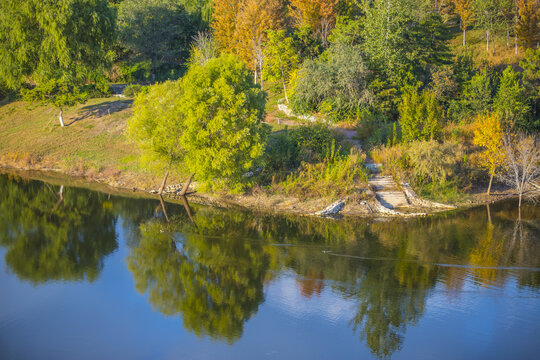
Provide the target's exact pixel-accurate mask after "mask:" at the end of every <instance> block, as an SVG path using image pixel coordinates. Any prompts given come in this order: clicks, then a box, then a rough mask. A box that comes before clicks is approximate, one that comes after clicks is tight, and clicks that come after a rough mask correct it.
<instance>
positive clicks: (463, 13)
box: [452, 0, 473, 46]
mask: <svg viewBox="0 0 540 360" xmlns="http://www.w3.org/2000/svg"><path fill="white" fill-rule="evenodd" d="M452 2H453V3H454V6H455V7H456V12H457V14H458V15H459V18H460V19H461V28H462V29H463V46H465V33H466V31H467V26H469V25H470V22H471V21H472V18H473V0H452Z"/></svg>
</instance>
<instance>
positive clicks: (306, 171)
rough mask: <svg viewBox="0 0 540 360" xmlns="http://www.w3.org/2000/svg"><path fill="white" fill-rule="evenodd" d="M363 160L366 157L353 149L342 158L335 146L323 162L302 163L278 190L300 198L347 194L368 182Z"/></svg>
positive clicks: (278, 186)
mask: <svg viewBox="0 0 540 360" xmlns="http://www.w3.org/2000/svg"><path fill="white" fill-rule="evenodd" d="M364 161H365V154H363V153H361V152H358V151H357V150H355V149H352V150H351V153H350V154H349V155H339V151H336V148H335V145H332V147H331V149H329V152H328V154H327V156H326V157H325V158H324V160H323V161H322V162H319V163H316V164H309V163H302V165H301V166H300V169H299V171H298V172H297V173H293V174H290V175H289V176H287V178H286V179H285V181H284V182H282V183H280V184H278V185H277V189H276V190H279V191H281V190H283V191H284V192H286V193H288V194H294V195H299V196H301V197H327V196H330V197H334V196H341V195H347V194H349V193H351V192H352V191H354V190H355V189H357V188H358V187H359V185H360V184H363V183H365V182H366V181H367V174H366V171H365V167H364Z"/></svg>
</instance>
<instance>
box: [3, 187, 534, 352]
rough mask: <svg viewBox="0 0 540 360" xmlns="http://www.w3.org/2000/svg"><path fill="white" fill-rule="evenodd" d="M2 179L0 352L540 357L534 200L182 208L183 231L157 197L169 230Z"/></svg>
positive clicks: (140, 204) (117, 204)
mask: <svg viewBox="0 0 540 360" xmlns="http://www.w3.org/2000/svg"><path fill="white" fill-rule="evenodd" d="M0 179H1V180H2V181H1V182H0V185H1V187H2V188H3V189H4V191H3V195H1V196H0V263H1V264H0V358H1V359H6V360H7V359H14V360H15V359H293V358H294V359H376V358H392V359H537V358H538V353H539V350H540V342H539V341H538V331H539V330H540V325H539V324H540V281H539V279H540V230H539V229H540V221H539V216H538V215H539V214H540V210H539V209H538V207H535V206H532V205H526V207H525V208H524V210H522V218H521V220H519V219H516V218H515V217H516V216H517V209H515V204H514V203H513V202H507V203H503V204H498V205H496V206H491V208H490V213H489V217H488V215H487V209H486V207H479V208H476V209H471V210H468V211H462V212H455V213H452V214H446V215H443V216H438V217H432V218H428V219H413V220H407V221H403V220H393V221H384V222H380V221H375V220H340V221H335V220H320V219H310V218H296V217H279V216H256V215H252V214H249V213H242V212H233V211H231V210H226V209H211V208H205V207H197V206H195V205H192V208H191V210H192V212H193V221H191V220H189V219H188V217H187V215H186V214H187V213H186V211H185V209H184V207H183V206H182V205H181V204H172V203H168V204H167V205H166V211H167V213H168V215H169V216H168V217H169V218H170V223H167V222H166V220H165V219H164V216H163V210H162V209H161V208H160V206H159V201H157V200H135V199H125V198H120V197H109V196H108V195H106V194H100V193H95V192H91V191H88V190H83V189H75V188H65V189H64V190H63V195H62V196H63V203H62V204H60V205H59V206H58V207H57V208H54V206H55V204H56V203H57V201H58V194H57V192H58V191H59V186H58V185H48V186H49V188H52V189H53V190H54V191H50V190H48V189H47V185H45V184H43V183H40V182H37V181H25V180H21V179H7V178H6V177H0ZM0 190H1V189H0ZM25 194H27V195H28V196H27V197H26V198H25V197H24V196H25ZM10 196H16V198H17V199H18V200H20V203H19V205H20V208H19V207H18V206H19V205H15V204H16V203H17V202H14V201H13V199H14V198H12V197H10ZM55 196H56V198H55ZM37 199H39V201H38V200H37ZM74 199H78V200H74ZM81 199H93V200H92V201H91V202H90V203H88V204H86V203H85V202H84V201H86V200H81ZM81 201H83V202H82V203H81ZM82 204H86V205H84V209H82V208H77V206H82ZM96 204H97V205H96ZM8 205H9V206H8ZM60 207H64V208H63V210H59V208H60ZM29 209H30V210H29ZM90 210H91V211H90ZM29 211H30V212H29ZM55 212H62V213H58V214H57V215H54V213H55ZM103 212H106V213H107V214H109V215H111V216H110V217H107V216H104V215H103ZM74 213H77V214H78V215H77V218H75V219H73V218H72V216H73V215H72V214H74ZM98 213H99V214H98ZM53 215H54V216H57V217H58V218H55V217H54V216H53ZM29 216H30V217H33V218H38V217H40V216H44V219H45V220H46V221H45V222H42V221H30V220H29V218H28V217H29ZM85 217H92V220H91V221H90V220H88V219H86V218H85ZM16 219H21V220H20V222H19V223H17V222H16ZM96 219H97V220H96ZM103 219H105V220H103ZM8 221H9V223H8ZM49 221H50V222H54V221H59V222H58V224H66V223H67V224H68V225H67V227H68V229H67V232H63V231H58V232H55V229H56V228H55V227H54V226H53V230H51V229H49V228H46V226H47V225H46V224H50V223H49ZM99 221H107V224H108V225H105V226H104V229H108V230H106V231H98V232H97V233H96V234H94V233H93V232H91V231H92V230H91V229H90V228H89V227H88V226H98V227H99V226H100V223H99ZM85 223H87V224H90V225H88V226H85V225H83V224H85ZM111 224H112V226H110V225H111ZM25 226H26V228H25ZM60 226H61V225H58V227H60ZM107 226H110V228H108V227H107ZM85 231H86V232H88V234H89V236H86V237H85V236H83V235H84V234H83V235H81V232H85ZM19 233H20V234H22V235H20V236H19ZM36 233H37V234H39V235H35V234H36ZM66 234H67V235H66ZM90 235H91V236H90ZM93 236H96V237H93ZM98 237H99V238H98ZM66 239H67V240H66ZM103 239H105V240H103ZM98 240H100V241H101V242H100V241H98ZM97 243H100V244H105V245H103V246H101V245H100V246H99V247H98V246H97V245H96V249H97V250H96V249H93V248H92V245H93V244H97ZM74 244H78V245H76V246H75V245H74ZM80 244H84V246H82V245H80ZM160 244H161V245H163V246H161V245H160ZM173 244H174V245H173ZM109 245H110V246H109ZM158 245H159V246H158ZM59 246H60V247H61V246H64V247H65V249H68V248H69V249H76V250H74V251H71V250H70V251H67V250H65V249H64V248H62V249H61V250H58V247H59ZM20 249H23V250H20ZM51 249H53V250H51ZM88 249H91V250H92V251H88ZM169 249H170V250H169ZM58 253H59V254H61V255H62V256H65V257H70V259H68V260H69V261H66V262H65V263H64V262H63V260H65V259H62V258H60V257H59V258H56V256H60V255H57V254H58ZM20 254H22V255H20ZM335 254H339V255H341V256H335ZM85 256H87V257H89V258H91V259H98V260H99V261H98V262H96V261H83V260H84V257H85ZM47 257H49V258H54V261H51V262H49V261H48V258H47ZM8 259H9V260H8ZM134 260H136V261H134ZM74 263H75V264H79V263H81V264H83V265H80V266H79V265H73V266H72V264H74ZM60 264H71V265H69V266H68V265H62V266H60ZM96 264H97V265H96ZM130 264H131V266H130ZM133 264H135V265H136V266H135V267H134V265H133ZM441 264H442V265H444V266H441ZM188 265H189V266H188ZM94 272H97V275H96V276H92V275H91V274H93V273H94ZM89 274H90V275H89ZM180 274H181V275H180ZM182 276H183V277H182ZM194 279H197V280H194ZM141 283H145V284H147V286H146V287H144V286H142V287H141V286H139V287H140V289H137V288H136V287H137V284H139V285H140V284H141ZM152 291H155V293H153V295H152V294H151V293H152ZM156 294H157V295H156Z"/></svg>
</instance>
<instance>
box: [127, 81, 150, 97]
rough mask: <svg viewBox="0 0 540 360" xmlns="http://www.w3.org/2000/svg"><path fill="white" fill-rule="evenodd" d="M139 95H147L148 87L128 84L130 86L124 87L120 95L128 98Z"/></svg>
mask: <svg viewBox="0 0 540 360" xmlns="http://www.w3.org/2000/svg"><path fill="white" fill-rule="evenodd" d="M139 93H143V94H147V93H148V86H143V85H140V84H130V85H128V86H126V88H125V89H124V91H123V92H122V94H124V95H125V96H129V97H135V95H137V94H139Z"/></svg>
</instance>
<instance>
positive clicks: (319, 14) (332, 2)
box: [290, 0, 339, 46]
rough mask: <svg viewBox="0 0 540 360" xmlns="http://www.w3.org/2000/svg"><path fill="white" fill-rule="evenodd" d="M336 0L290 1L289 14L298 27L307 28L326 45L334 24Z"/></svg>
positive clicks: (336, 9) (336, 7)
mask: <svg viewBox="0 0 540 360" xmlns="http://www.w3.org/2000/svg"><path fill="white" fill-rule="evenodd" d="M338 4H339V1H338V0H291V5H290V7H291V12H292V16H293V17H294V18H295V20H296V23H297V25H298V26H305V25H307V26H309V27H310V28H311V29H312V30H313V31H314V32H315V34H317V35H318V36H319V37H320V38H321V42H322V44H323V45H325V46H327V45H328V36H329V35H330V33H331V32H332V29H333V28H334V25H335V23H336V16H337V11H338Z"/></svg>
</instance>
